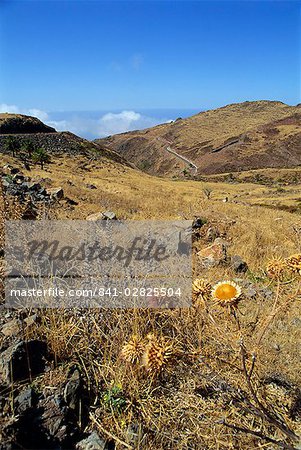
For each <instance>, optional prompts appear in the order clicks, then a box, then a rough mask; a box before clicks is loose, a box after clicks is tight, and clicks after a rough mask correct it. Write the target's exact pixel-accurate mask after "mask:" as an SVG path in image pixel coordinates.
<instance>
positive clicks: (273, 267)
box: [266, 257, 287, 280]
mask: <svg viewBox="0 0 301 450" xmlns="http://www.w3.org/2000/svg"><path fill="white" fill-rule="evenodd" d="M286 268H287V265H286V263H285V260H284V259H283V258H281V257H278V258H272V259H270V260H269V261H268V264H267V269H266V271H267V274H268V276H269V277H270V278H273V279H275V280H280V279H282V277H283V275H284V273H285V270H286Z"/></svg>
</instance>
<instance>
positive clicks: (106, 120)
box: [0, 103, 170, 139]
mask: <svg viewBox="0 0 301 450" xmlns="http://www.w3.org/2000/svg"><path fill="white" fill-rule="evenodd" d="M4 112H6V113H13V114H25V115H29V116H34V117H37V118H38V119H40V120H42V122H44V123H46V124H47V125H49V126H51V127H54V128H55V129H56V130H57V131H71V132H72V133H74V134H77V135H79V136H82V137H87V138H90V139H91V138H102V137H105V136H109V135H112V134H118V133H124V132H126V131H133V130H137V129H143V128H148V127H153V126H155V125H158V124H159V123H164V122H170V119H158V118H155V117H149V116H146V115H143V114H140V113H139V112H135V111H131V110H124V111H121V112H118V113H116V112H108V113H105V114H103V115H101V116H100V117H99V118H90V117H82V116H81V115H79V114H73V115H72V116H71V117H68V118H66V119H60V120H56V119H55V118H54V117H53V116H52V114H51V113H47V112H46V111H42V110H40V109H37V108H28V109H24V108H19V107H18V106H16V105H8V104H6V103H2V104H0V113H4Z"/></svg>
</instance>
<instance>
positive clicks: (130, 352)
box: [121, 335, 145, 364]
mask: <svg viewBox="0 0 301 450" xmlns="http://www.w3.org/2000/svg"><path fill="white" fill-rule="evenodd" d="M144 350H145V345H144V342H143V340H142V339H141V338H140V337H139V336H137V335H134V336H132V338H131V339H130V340H129V342H128V343H126V344H125V345H124V346H123V348H122V350H121V356H122V358H123V359H124V360H125V361H127V362H129V363H132V364H134V363H137V362H139V361H140V359H141V357H142V355H143V352H144Z"/></svg>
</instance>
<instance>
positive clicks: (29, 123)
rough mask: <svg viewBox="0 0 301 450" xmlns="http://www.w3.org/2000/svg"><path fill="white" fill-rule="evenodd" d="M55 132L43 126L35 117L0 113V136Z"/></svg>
mask: <svg viewBox="0 0 301 450" xmlns="http://www.w3.org/2000/svg"><path fill="white" fill-rule="evenodd" d="M55 132H56V130H55V129H54V128H52V127H49V126H48V125H45V124H44V123H43V122H41V121H40V120H39V119H37V118H36V117H31V116H25V115H23V114H8V113H0V134H15V133H55Z"/></svg>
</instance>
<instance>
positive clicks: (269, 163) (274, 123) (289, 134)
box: [97, 101, 301, 175]
mask: <svg viewBox="0 0 301 450" xmlns="http://www.w3.org/2000/svg"><path fill="white" fill-rule="evenodd" d="M300 126H301V106H300V105H298V106H295V107H294V106H288V105H285V104H284V103H281V102H272V101H257V102H244V103H237V104H231V105H228V106H225V107H222V108H218V109H215V110H210V111H206V112H202V113H199V114H197V115H195V116H192V117H189V118H187V119H177V120H176V121H174V122H172V123H168V124H163V125H159V126H156V127H153V128H149V129H146V130H142V131H133V132H128V133H123V134H119V135H115V136H110V137H108V138H105V139H99V140H97V142H98V143H102V144H103V145H106V146H108V147H109V148H111V149H113V150H115V151H117V152H118V153H120V154H122V155H123V156H124V157H126V158H127V159H128V160H129V161H131V162H133V163H134V164H136V165H137V166H138V167H140V168H141V169H144V170H146V171H147V172H148V173H151V174H161V175H179V174H181V172H183V170H185V169H186V172H187V171H189V170H191V169H192V167H191V164H189V163H187V162H185V161H183V160H181V159H180V158H179V157H178V156H177V155H176V154H178V155H180V156H182V157H184V158H186V159H187V160H188V161H190V162H191V163H193V164H195V165H196V166H197V167H198V171H197V175H203V174H216V173H223V172H232V171H233V172H236V171H241V170H251V169H260V168H266V167H295V166H297V165H299V164H301V151H300V148H301V128H300ZM192 172H193V170H192Z"/></svg>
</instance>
